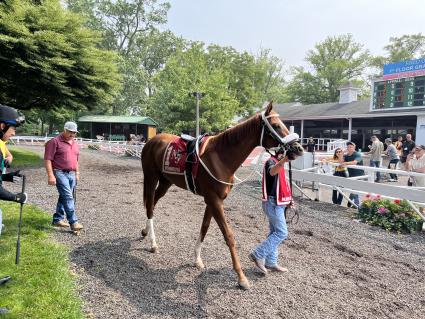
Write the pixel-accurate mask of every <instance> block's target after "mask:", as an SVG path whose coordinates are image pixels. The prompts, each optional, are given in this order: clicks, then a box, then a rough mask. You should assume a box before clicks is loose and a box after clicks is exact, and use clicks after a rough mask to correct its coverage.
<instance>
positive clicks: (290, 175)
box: [285, 161, 300, 224]
mask: <svg viewBox="0 0 425 319" xmlns="http://www.w3.org/2000/svg"><path fill="white" fill-rule="evenodd" d="M288 165H289V172H288V173H289V185H290V189H291V198H292V202H291V204H292V205H294V204H293V201H294V199H293V197H292V164H291V161H289V162H288ZM291 204H290V205H291ZM289 209H290V210H291V211H293V213H294V214H293V215H292V217H291V218H289V217H288V216H287V212H288V210H289ZM288 215H289V214H288ZM285 217H287V223H288V224H292V223H294V224H298V221H299V219H300V215H299V212H298V209H296V208H293V207H286V209H285ZM294 219H295V221H294Z"/></svg>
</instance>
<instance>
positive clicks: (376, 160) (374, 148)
mask: <svg viewBox="0 0 425 319" xmlns="http://www.w3.org/2000/svg"><path fill="white" fill-rule="evenodd" d="M370 140H371V141H372V145H369V149H370V151H369V152H367V154H369V155H370V164H369V166H370V167H381V160H382V154H383V153H384V144H383V143H382V142H381V141H380V140H379V138H378V137H376V136H375V135H373V136H372V137H371V139H370ZM380 181H381V173H380V172H376V179H375V183H379V182H380Z"/></svg>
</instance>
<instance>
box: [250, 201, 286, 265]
mask: <svg viewBox="0 0 425 319" xmlns="http://www.w3.org/2000/svg"><path fill="white" fill-rule="evenodd" d="M263 211H264V213H265V214H266V215H267V218H268V219H269V230H270V232H269V235H268V236H267V238H266V240H264V241H263V242H262V243H261V244H260V245H258V246H257V248H255V250H254V252H253V255H254V256H255V258H257V259H265V261H266V266H269V267H270V266H275V265H277V260H278V257H279V251H278V247H279V245H280V244H281V243H282V242H283V241H284V240H285V239H286V238H287V237H288V228H287V226H286V220H285V206H284V205H281V206H280V205H276V199H274V198H273V197H269V200H268V201H266V202H263Z"/></svg>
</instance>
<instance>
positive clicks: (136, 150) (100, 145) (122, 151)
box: [11, 136, 145, 158]
mask: <svg viewBox="0 0 425 319" xmlns="http://www.w3.org/2000/svg"><path fill="white" fill-rule="evenodd" d="M52 138H53V137H41V136H14V137H12V138H11V142H12V143H13V144H15V145H34V146H42V145H44V144H45V143H46V142H48V141H49V140H50V139H52ZM76 140H77V142H78V145H80V147H82V148H89V149H95V150H100V151H106V152H110V153H112V154H115V155H126V156H134V157H139V158H140V156H141V153H142V149H143V146H144V145H145V143H139V144H131V143H129V142H126V141H105V140H99V139H95V140H94V139H86V138H76Z"/></svg>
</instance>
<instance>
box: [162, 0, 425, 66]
mask: <svg viewBox="0 0 425 319" xmlns="http://www.w3.org/2000/svg"><path fill="white" fill-rule="evenodd" d="M169 2H170V3H171V9H170V10H169V12H168V23H167V27H168V28H169V29H170V30H171V31H172V32H173V33H174V34H175V35H178V36H182V37H184V38H185V39H188V40H196V41H202V42H204V43H205V44H211V43H214V44H218V45H221V46H231V47H233V48H235V49H237V50H238V51H240V52H241V51H248V52H250V53H252V54H256V53H258V52H259V50H260V49H262V48H263V49H270V50H271V52H272V54H273V55H274V56H276V57H279V58H280V59H282V60H283V61H285V64H286V65H287V66H297V65H302V66H306V62H305V56H306V53H307V51H308V50H310V49H313V48H314V45H315V44H316V43H319V42H321V41H323V40H324V39H326V37H328V36H336V35H341V34H346V33H351V34H352V35H353V38H354V41H356V42H358V43H361V44H363V45H364V48H365V49H368V50H369V51H370V52H371V53H372V54H374V55H378V54H379V55H382V54H384V51H383V47H384V46H385V45H387V44H388V43H389V38H390V37H394V36H396V37H399V36H401V35H404V34H417V33H422V34H425V24H424V21H425V0H169Z"/></svg>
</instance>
